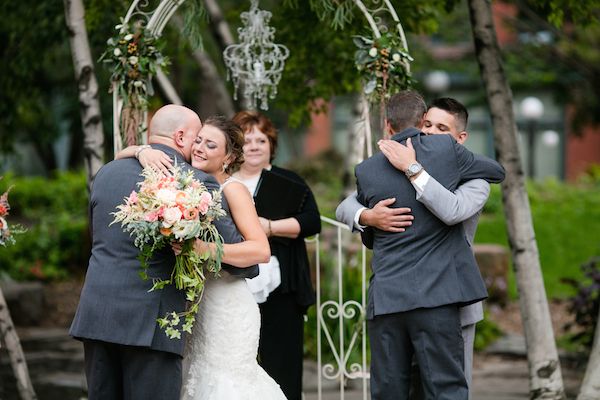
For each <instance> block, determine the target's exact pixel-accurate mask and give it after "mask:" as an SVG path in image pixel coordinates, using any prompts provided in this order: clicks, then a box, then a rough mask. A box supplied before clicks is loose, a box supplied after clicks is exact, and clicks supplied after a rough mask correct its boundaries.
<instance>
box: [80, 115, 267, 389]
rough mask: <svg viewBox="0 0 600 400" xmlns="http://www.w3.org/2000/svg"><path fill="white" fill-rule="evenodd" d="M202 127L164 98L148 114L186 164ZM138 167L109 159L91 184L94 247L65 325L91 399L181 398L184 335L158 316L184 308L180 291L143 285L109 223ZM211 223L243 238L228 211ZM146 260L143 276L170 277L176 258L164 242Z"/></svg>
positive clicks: (127, 239) (123, 236) (211, 185)
mask: <svg viewBox="0 0 600 400" xmlns="http://www.w3.org/2000/svg"><path fill="white" fill-rule="evenodd" d="M201 127H202V123H201V122H200V118H199V117H198V115H197V114H196V113H195V112H194V111H192V110H190V109H188V108H186V107H183V106H177V105H167V106H164V107H162V108H160V109H159V110H158V111H157V112H156V113H155V114H154V117H153V118H152V120H151V122H150V127H149V132H150V138H149V141H150V143H151V146H152V147H153V148H157V149H160V150H162V151H164V152H165V153H167V155H169V156H170V157H171V158H172V160H173V161H174V162H176V163H177V165H179V166H181V167H182V168H183V169H184V170H190V169H192V168H191V166H190V165H189V164H188V163H189V161H190V158H191V149H192V144H193V142H194V140H195V139H196V136H197V134H198V131H199V130H200V128H201ZM192 170H193V172H194V177H195V178H196V179H198V180H199V181H201V182H203V183H204V184H205V186H206V188H207V189H208V190H211V191H212V190H217V189H219V184H218V183H217V181H216V180H215V179H214V178H213V177H212V176H210V175H207V174H205V173H204V172H202V171H199V170H196V169H192ZM141 172H142V167H141V166H140V164H139V162H138V161H137V160H136V159H134V158H125V159H121V160H114V161H111V162H109V163H108V164H106V165H105V166H103V167H102V168H101V169H100V171H99V172H98V174H97V175H96V178H95V180H94V183H93V186H92V192H91V195H90V220H91V222H90V225H91V231H92V254H91V257H90V261H89V266H88V270H87V275H86V278H85V283H84V286H83V289H82V291H81V297H80V300H79V306H78V308H77V312H76V314H75V318H74V320H73V323H72V325H71V330H70V334H71V336H73V337H75V338H77V339H80V340H82V341H83V344H84V351H85V370H86V377H87V383H88V398H89V399H90V400H97V399H107V400H109V399H110V400H119V399H124V400H127V399H131V400H133V399H161V400H165V399H167V400H168V399H172V400H179V396H180V391H181V379H182V378H181V358H182V354H183V347H184V343H185V339H181V340H176V339H175V340H173V339H169V338H168V337H167V336H166V335H165V333H164V332H163V331H162V330H161V329H160V327H159V326H158V324H157V322H156V319H157V318H159V317H163V316H164V315H165V314H166V313H167V312H171V311H175V312H181V311H184V310H185V293H184V292H183V291H180V290H176V289H175V288H174V287H173V286H172V285H168V286H166V287H165V288H164V289H162V290H155V291H152V292H149V290H150V288H151V287H152V282H151V280H146V281H144V280H142V279H141V278H140V277H139V275H138V272H139V271H140V262H139V261H138V259H137V257H138V255H139V252H140V251H139V249H138V248H137V247H135V245H134V243H133V240H134V238H133V237H131V236H130V235H129V233H127V232H123V229H122V228H121V227H120V225H119V224H113V225H110V224H111V222H112V220H113V216H112V215H111V213H112V212H114V211H116V207H117V206H118V205H120V204H121V203H122V202H123V199H124V198H125V197H126V196H129V194H130V193H131V191H132V190H136V189H137V188H138V187H137V184H138V182H141V180H142V177H141V175H140V174H141ZM223 201H225V199H223ZM215 226H216V227H217V229H218V231H219V233H220V234H221V236H223V239H224V241H225V243H236V242H239V241H241V240H242V238H241V236H240V234H239V233H238V231H237V229H236V228H235V225H234V224H233V222H232V220H231V219H230V218H229V217H223V218H221V219H219V220H218V221H216V222H215ZM149 264H150V265H149V268H148V271H147V272H148V276H151V277H157V278H162V279H168V278H169V277H170V275H171V272H172V270H173V266H174V265H175V256H174V253H173V250H172V249H171V248H170V247H168V246H167V248H164V249H162V250H160V251H158V252H156V254H155V255H154V257H153V258H152V259H151V260H150V262H149ZM225 267H226V266H224V268H225ZM228 271H230V272H231V273H234V274H238V275H242V276H245V277H250V278H251V277H254V276H256V275H257V273H258V267H256V266H255V267H251V268H249V269H247V270H245V269H236V268H233V267H228Z"/></svg>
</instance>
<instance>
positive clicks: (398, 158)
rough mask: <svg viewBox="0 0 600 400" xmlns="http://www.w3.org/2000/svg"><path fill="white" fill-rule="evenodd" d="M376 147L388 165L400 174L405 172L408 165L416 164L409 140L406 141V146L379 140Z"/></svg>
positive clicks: (413, 150) (393, 141)
mask: <svg viewBox="0 0 600 400" xmlns="http://www.w3.org/2000/svg"><path fill="white" fill-rule="evenodd" d="M377 145H378V146H379V149H380V150H381V152H382V153H383V155H384V156H385V157H386V158H387V159H388V161H389V162H390V164H392V165H393V166H394V167H395V168H396V169H398V170H400V171H402V172H406V170H407V169H408V166H409V165H411V164H414V163H416V162H417V155H416V153H415V149H414V148H413V146H412V143H411V141H410V138H408V139H407V140H406V146H405V145H403V144H402V143H399V142H396V141H395V140H380V141H378V142H377Z"/></svg>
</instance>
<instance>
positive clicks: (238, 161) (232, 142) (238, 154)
mask: <svg viewBox="0 0 600 400" xmlns="http://www.w3.org/2000/svg"><path fill="white" fill-rule="evenodd" d="M204 125H205V126H206V125H210V126H214V127H215V128H217V129H218V130H220V131H221V132H223V136H225V152H226V154H227V155H231V156H232V157H233V158H232V161H231V163H230V164H228V165H227V167H226V168H225V172H226V173H228V174H232V173H234V172H235V171H237V170H238V169H240V165H242V163H243V162H244V131H243V130H242V128H241V127H240V126H239V125H238V124H236V123H235V122H233V121H232V120H230V119H227V118H225V117H223V116H221V115H216V116H213V117H208V118H207V119H206V120H205V121H204Z"/></svg>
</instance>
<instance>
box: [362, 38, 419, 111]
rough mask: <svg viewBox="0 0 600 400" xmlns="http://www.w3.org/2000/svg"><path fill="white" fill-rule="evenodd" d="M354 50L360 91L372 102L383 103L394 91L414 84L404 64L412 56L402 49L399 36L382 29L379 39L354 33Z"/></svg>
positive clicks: (411, 59) (410, 59) (406, 64)
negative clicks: (384, 31)
mask: <svg viewBox="0 0 600 400" xmlns="http://www.w3.org/2000/svg"><path fill="white" fill-rule="evenodd" d="M353 39H354V44H355V45H356V46H357V47H358V50H357V51H356V53H355V54H354V62H355V64H356V68H357V69H358V71H359V72H360V74H361V78H362V80H363V85H364V86H363V87H364V93H365V95H366V96H367V99H368V100H369V101H370V102H372V103H378V102H379V103H383V102H384V101H385V100H387V99H389V98H390V96H392V95H393V94H395V93H398V92H399V91H401V90H404V89H407V88H409V87H410V86H412V84H413V83H414V80H413V78H412V76H411V74H410V72H409V69H408V65H409V64H410V62H411V61H413V58H412V57H411V56H410V55H409V54H408V53H407V52H406V51H405V50H404V46H403V45H402V43H401V41H400V38H399V37H398V36H397V35H395V34H393V33H391V32H386V33H383V34H382V35H381V37H379V38H375V39H371V38H367V37H364V36H355V37H354V38H353Z"/></svg>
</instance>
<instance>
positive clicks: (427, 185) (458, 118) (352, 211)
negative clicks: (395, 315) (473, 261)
mask: <svg viewBox="0 0 600 400" xmlns="http://www.w3.org/2000/svg"><path fill="white" fill-rule="evenodd" d="M467 122H468V113H467V110H466V109H465V107H464V106H463V105H462V104H461V103H460V102H458V101H457V100H455V99H451V98H440V99H436V100H434V101H433V102H432V103H431V105H430V107H429V109H428V110H427V114H426V115H425V118H424V121H423V125H422V129H421V130H422V132H423V133H425V134H450V135H451V136H452V137H454V139H456V141H457V142H458V143H460V144H464V143H465V141H466V140H467V139H468V133H467V130H466V128H467ZM380 148H381V150H382V152H383V153H384V155H385V156H386V157H387V158H388V160H389V161H390V162H391V163H392V165H394V167H396V168H397V169H399V170H400V171H404V170H406V169H407V168H408V166H409V165H410V164H412V163H414V162H416V161H417V160H416V156H415V152H414V149H412V147H410V148H409V147H407V146H403V145H401V144H399V143H398V142H395V141H391V140H386V141H381V142H380ZM412 184H413V187H414V188H415V190H416V192H417V196H416V198H417V200H418V201H419V202H421V203H423V204H424V205H425V206H426V207H427V208H428V209H429V211H431V212H432V213H433V214H434V215H436V216H437V217H438V218H439V219H440V220H442V221H443V222H444V223H445V224H447V225H454V224H457V223H461V222H462V223H463V228H464V231H465V236H466V239H467V242H468V243H469V245H472V244H473V238H474V236H475V231H476V229H477V222H478V220H479V216H480V214H481V210H482V208H483V206H484V204H485V202H486V201H487V198H488V196H489V192H490V185H489V183H488V182H486V181H485V180H483V179H474V180H471V181H468V182H465V183H463V184H461V185H460V186H459V187H458V188H457V189H456V191H455V192H454V193H453V192H451V191H449V190H448V189H446V188H445V187H443V186H442V185H441V184H440V183H439V182H437V181H436V180H435V178H433V177H431V176H430V175H429V174H428V173H427V171H425V170H423V172H422V173H421V174H419V176H418V177H417V178H416V179H414V180H413V181H412ZM384 201H385V200H384ZM391 201H393V199H389V200H388V201H385V202H386V203H389V202H391ZM365 210H366V209H365V208H364V207H363V206H362V205H361V204H360V203H358V201H357V200H356V195H355V194H353V195H351V196H348V198H346V199H345V200H344V201H343V202H342V203H341V204H340V205H339V206H338V208H337V210H336V217H337V218H338V220H340V221H342V222H345V223H346V224H348V225H349V226H350V228H351V229H353V230H354V229H358V230H362V229H363V228H364V226H362V225H360V222H361V221H362V222H363V224H364V225H369V226H373V227H376V228H379V229H382V230H390V229H393V228H396V229H398V228H401V227H400V226H398V225H399V224H398V222H401V224H400V225H402V226H408V223H404V221H405V220H407V219H400V220H399V221H395V220H394V218H396V219H398V217H401V216H404V217H407V216H408V214H398V210H400V212H402V211H403V210H404V211H405V209H392V208H389V207H386V206H381V205H380V206H376V207H374V208H373V209H372V210H369V211H367V212H365ZM362 214H365V215H364V216H363V215H362ZM390 216H391V217H392V218H390ZM367 221H368V223H367ZM402 229H403V228H402ZM482 319H483V307H482V304H481V302H477V303H474V304H471V305H468V306H465V307H461V308H460V322H461V326H462V336H463V341H464V352H465V355H464V358H465V360H464V363H465V365H464V368H465V377H466V379H467V384H468V385H469V387H471V381H472V379H471V378H472V366H473V344H474V339H475V324H476V323H477V322H479V321H481V320H482ZM412 378H413V379H415V378H417V379H416V380H417V382H412V390H411V399H422V398H423V397H424V394H423V392H422V388H421V385H420V384H419V383H420V381H419V380H418V375H417V376H415V375H414V374H413V376H412Z"/></svg>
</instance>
